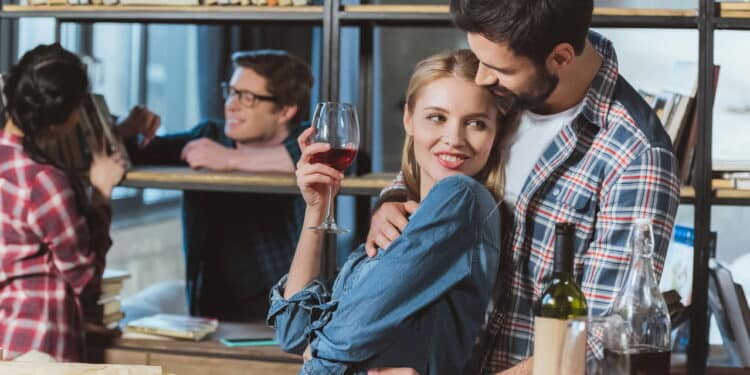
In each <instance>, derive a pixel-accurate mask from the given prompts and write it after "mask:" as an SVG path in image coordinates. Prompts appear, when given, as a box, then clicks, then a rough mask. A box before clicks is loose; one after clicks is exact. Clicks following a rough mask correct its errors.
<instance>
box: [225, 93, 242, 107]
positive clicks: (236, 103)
mask: <svg viewBox="0 0 750 375" xmlns="http://www.w3.org/2000/svg"><path fill="white" fill-rule="evenodd" d="M239 107H240V98H239V95H229V96H228V97H227V98H226V100H224V108H226V109H229V110H232V111H234V110H237V109H239Z"/></svg>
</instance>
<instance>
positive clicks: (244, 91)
mask: <svg viewBox="0 0 750 375" xmlns="http://www.w3.org/2000/svg"><path fill="white" fill-rule="evenodd" d="M232 61H233V64H234V74H233V75H232V78H231V80H230V81H229V82H227V83H223V84H222V92H223V96H224V100H225V102H224V117H225V118H224V120H223V121H205V122H203V123H201V124H199V125H198V126H196V127H195V128H193V129H192V130H190V131H188V132H184V133H177V134H170V135H166V136H159V137H154V134H155V132H156V129H157V128H158V126H159V118H158V116H156V115H155V114H154V113H152V112H150V111H148V110H147V109H145V108H142V107H137V108H135V109H134V110H132V111H131V113H130V114H129V115H128V117H127V118H126V119H125V120H124V121H122V122H121V125H120V127H119V130H120V133H121V134H122V135H123V137H124V138H125V139H126V140H127V142H126V144H127V146H128V152H129V153H130V157H131V159H132V161H133V163H134V164H136V165H138V164H141V165H143V164H150V165H154V164H157V165H185V164H187V165H189V166H190V167H192V168H207V169H212V170H219V171H229V170H237V171H247V172H263V171H278V172H293V171H294V170H295V165H296V163H297V161H298V160H299V157H300V150H299V146H298V145H297V141H296V139H297V136H298V135H299V134H300V133H301V131H302V130H303V128H304V126H305V125H306V124H303V123H302V120H303V118H304V117H305V116H307V114H308V110H309V102H310V90H311V88H312V84H313V76H312V73H311V71H310V67H309V65H308V64H306V63H305V62H303V61H302V60H300V59H299V58H297V57H295V56H292V55H290V54H288V53H286V52H284V51H277V50H257V51H251V52H238V53H235V54H234V55H233V56H232ZM139 135H140V137H139ZM138 138H140V141H138ZM303 212H304V206H303V205H302V204H301V201H300V199H299V198H298V197H297V196H295V195H279V194H251V193H227V192H203V191H185V192H184V193H183V231H184V234H183V236H184V242H185V244H184V246H185V259H186V266H187V273H186V279H187V293H188V294H187V295H188V304H189V306H190V313H191V314H192V315H199V316H212V317H217V318H219V319H221V320H225V321H248V320H254V319H261V318H263V317H265V313H266V312H267V311H268V305H267V303H268V302H267V295H268V291H269V290H270V288H271V287H272V286H273V284H274V283H275V282H276V281H277V280H278V279H279V278H280V277H281V276H282V275H283V274H284V273H286V272H287V270H288V269H289V265H290V262H291V259H292V256H293V254H294V248H295V245H296V243H297V239H298V237H299V232H300V227H301V225H302V214H303Z"/></svg>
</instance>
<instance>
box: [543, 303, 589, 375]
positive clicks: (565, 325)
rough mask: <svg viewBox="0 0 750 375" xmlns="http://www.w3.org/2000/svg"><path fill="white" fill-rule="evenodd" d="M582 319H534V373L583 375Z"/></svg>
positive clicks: (584, 360) (584, 334)
mask: <svg viewBox="0 0 750 375" xmlns="http://www.w3.org/2000/svg"><path fill="white" fill-rule="evenodd" d="M585 368H586V321H585V319H569V320H561V319H552V318H544V317H541V316H537V317H536V318H535V319H534V375H583V373H584V371H585Z"/></svg>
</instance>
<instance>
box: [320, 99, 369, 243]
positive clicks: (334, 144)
mask: <svg viewBox="0 0 750 375" xmlns="http://www.w3.org/2000/svg"><path fill="white" fill-rule="evenodd" d="M312 127H313V128H314V129H315V135H314V136H313V142H316V143H328V144H329V145H331V148H330V149H328V151H324V152H319V153H317V154H314V155H312V157H311V160H310V161H311V162H313V163H323V164H327V165H328V166H330V167H332V168H335V169H338V170H339V171H342V172H343V171H344V170H345V169H346V168H348V167H349V166H350V165H351V164H352V162H353V161H354V157H355V156H356V155H357V149H358V148H359V118H358V117H357V109H356V108H354V106H353V105H351V104H348V103H335V102H323V103H318V105H317V107H316V108H315V114H314V115H313V120H312ZM332 206H333V188H332V187H331V186H328V204H327V205H326V217H325V220H324V221H323V224H321V225H319V226H316V227H310V228H309V229H313V230H319V231H325V232H328V233H346V232H348V231H349V230H347V229H344V228H342V227H340V226H338V225H337V224H336V221H335V219H334V217H333V216H334V215H333V212H332Z"/></svg>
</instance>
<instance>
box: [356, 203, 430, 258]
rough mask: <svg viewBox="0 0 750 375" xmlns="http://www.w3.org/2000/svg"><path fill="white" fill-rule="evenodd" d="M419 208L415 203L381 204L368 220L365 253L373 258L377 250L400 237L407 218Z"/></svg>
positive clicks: (407, 221)
mask: <svg viewBox="0 0 750 375" xmlns="http://www.w3.org/2000/svg"><path fill="white" fill-rule="evenodd" d="M417 207H419V203H417V202H415V201H407V202H386V203H383V204H382V205H381V206H380V207H379V208H378V209H377V211H375V214H374V215H372V219H371V220H370V231H369V232H368V233H367V242H366V244H365V251H366V252H367V255H368V256H371V257H373V256H375V255H376V254H377V252H378V248H381V249H385V248H387V247H388V246H390V244H391V242H393V241H395V240H396V238H398V237H399V236H400V235H401V232H403V231H404V228H406V224H408V223H409V220H408V216H409V215H411V214H412V213H413V212H414V211H415V210H416V209H417Z"/></svg>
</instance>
